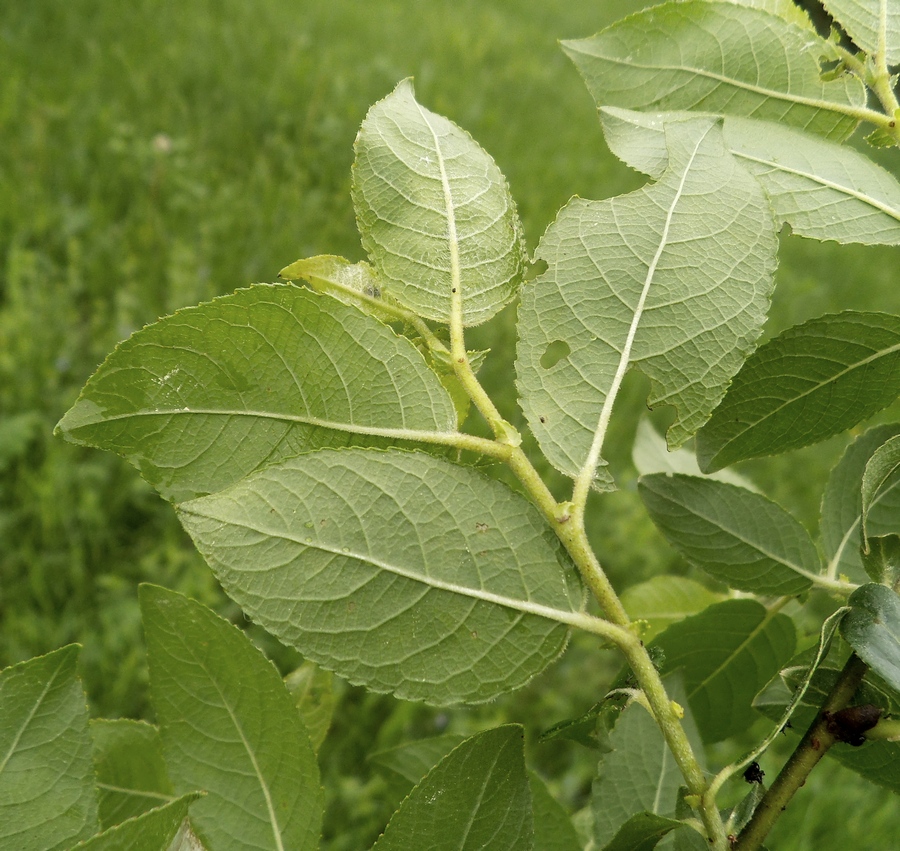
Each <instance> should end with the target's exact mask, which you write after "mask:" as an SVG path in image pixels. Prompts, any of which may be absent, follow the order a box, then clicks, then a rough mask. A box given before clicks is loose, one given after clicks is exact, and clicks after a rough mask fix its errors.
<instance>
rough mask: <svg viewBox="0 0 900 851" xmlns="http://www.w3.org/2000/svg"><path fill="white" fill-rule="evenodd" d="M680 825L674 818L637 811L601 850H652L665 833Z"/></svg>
mask: <svg viewBox="0 0 900 851" xmlns="http://www.w3.org/2000/svg"><path fill="white" fill-rule="evenodd" d="M681 826H682V824H681V822H680V821H676V820H675V819H670V818H662V817H661V816H658V815H654V814H653V813H638V814H637V815H633V816H632V817H631V818H629V819H628V821H626V822H625V824H623V825H622V826H621V827H620V828H619V829H618V830H617V831H616V835H615V836H614V837H613V838H612V839H611V840H610V841H609V842H608V843H607V844H606V845H605V846H604V847H603V851H653V849H654V848H656V846H657V845H658V844H659V841H660V840H661V839H662V838H663V837H664V836H665V835H666V834H667V833H671V832H672V831H673V830H675V829H676V828H678V827H681Z"/></svg>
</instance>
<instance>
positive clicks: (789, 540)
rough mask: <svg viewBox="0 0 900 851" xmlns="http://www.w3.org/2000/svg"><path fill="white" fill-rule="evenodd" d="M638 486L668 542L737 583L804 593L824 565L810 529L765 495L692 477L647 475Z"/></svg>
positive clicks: (760, 590) (716, 574)
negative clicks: (810, 535) (805, 527)
mask: <svg viewBox="0 0 900 851" xmlns="http://www.w3.org/2000/svg"><path fill="white" fill-rule="evenodd" d="M638 490H639V492H640V495H641V499H642V500H643V501H644V505H645V506H646V508H647V511H648V512H649V514H650V517H651V519H652V520H653V522H654V523H655V524H656V526H657V528H658V529H659V530H660V531H661V532H662V533H663V535H664V536H665V538H666V540H667V541H668V542H669V543H670V544H671V545H672V546H673V547H675V549H677V550H678V551H679V552H680V553H681V554H682V555H683V556H684V557H685V558H687V559H688V560H690V561H691V562H692V563H693V564H696V565H697V566H698V567H700V568H702V569H703V570H705V571H706V572H707V573H709V574H711V575H712V576H714V577H716V579H720V580H722V581H723V582H727V583H728V584H729V585H731V586H732V587H734V588H738V589H740V590H743V591H753V592H754V593H757V594H777V595H790V594H800V593H802V592H803V591H806V590H807V589H808V588H810V587H811V586H812V577H814V576H815V575H817V574H818V572H819V568H820V562H819V555H818V553H817V551H816V548H815V545H814V544H813V542H812V540H811V539H810V537H809V533H808V532H807V531H806V529H804V528H803V526H801V525H800V523H799V522H797V520H795V519H794V518H793V517H792V516H791V515H790V514H788V513H787V512H786V511H785V510H784V509H783V508H781V507H780V506H779V505H776V504H775V503H774V502H771V501H770V500H768V499H766V497H764V496H762V495H761V494H756V493H751V492H750V491H745V490H743V489H742V488H738V487H735V486H734V485H728V484H725V483H723V482H716V481H713V480H712V479H702V478H697V477H694V476H680V475H675V476H667V475H664V474H656V475H652V476H643V477H642V478H641V479H640V482H639V484H638Z"/></svg>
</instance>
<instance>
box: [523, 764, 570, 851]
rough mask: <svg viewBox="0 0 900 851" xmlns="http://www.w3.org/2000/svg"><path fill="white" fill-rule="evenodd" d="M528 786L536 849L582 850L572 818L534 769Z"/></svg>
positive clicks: (550, 850)
mask: <svg viewBox="0 0 900 851" xmlns="http://www.w3.org/2000/svg"><path fill="white" fill-rule="evenodd" d="M528 788H529V789H530V790H531V810H532V813H533V815H534V851H581V849H582V844H581V842H580V841H579V839H578V834H577V833H576V832H575V827H574V825H573V824H572V819H571V818H569V814H568V813H567V812H566V811H565V810H564V809H563V807H562V805H561V804H560V803H559V802H558V801H557V800H556V798H554V797H553V795H551V794H550V790H549V789H548V788H547V784H546V783H544V781H543V780H541V778H540V777H538V776H537V774H535V773H534V772H533V771H529V772H528Z"/></svg>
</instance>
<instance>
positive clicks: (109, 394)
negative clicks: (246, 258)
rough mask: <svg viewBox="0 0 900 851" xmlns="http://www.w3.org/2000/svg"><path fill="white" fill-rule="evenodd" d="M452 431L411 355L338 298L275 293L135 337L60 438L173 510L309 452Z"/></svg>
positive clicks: (430, 381) (67, 420) (420, 363)
mask: <svg viewBox="0 0 900 851" xmlns="http://www.w3.org/2000/svg"><path fill="white" fill-rule="evenodd" d="M455 422H456V414H455V410H454V407H453V403H452V402H451V400H450V398H449V396H447V393H446V391H445V390H444V389H443V387H441V384H440V381H439V380H438V378H437V376H436V375H435V374H434V373H433V372H432V371H431V370H430V369H429V368H428V366H427V365H426V364H425V361H424V358H423V357H422V355H421V354H420V353H419V352H418V351H417V350H416V348H415V347H414V346H413V344H412V343H410V342H409V341H408V340H406V339H404V338H402V337H398V336H397V335H396V334H395V333H394V332H393V331H392V330H391V329H390V328H389V327H387V326H386V325H383V324H382V323H381V322H378V321H377V320H375V319H373V318H372V317H369V316H366V315H364V314H363V313H360V312H359V311H358V310H356V309H354V308H351V307H348V306H347V305H344V304H342V303H341V302H339V301H337V300H336V299H333V298H331V297H329V296H323V295H318V294H316V293H314V292H312V291H310V290H308V289H305V288H302V287H295V286H292V285H289V284H281V285H274V286H271V285H258V286H254V287H250V288H249V289H245V290H238V291H237V292H236V293H234V294H232V295H229V296H224V297H223V298H218V299H216V300H215V301H212V302H209V303H207V304H202V305H200V306H198V307H192V308H188V309H187V310H181V311H179V312H178V313H175V314H173V315H172V316H168V317H166V318H165V319H162V320H160V321H159V322H157V323H155V324H154V325H150V326H148V327H147V328H144V329H143V330H141V331H138V332H137V333H136V334H134V335H132V337H131V338H129V339H128V340H126V341H125V342H124V343H121V344H120V345H119V346H118V348H117V349H116V350H115V351H114V352H113V353H112V354H111V355H110V356H109V357H108V358H107V359H106V361H105V362H104V363H103V365H102V366H101V367H100V368H99V369H98V370H97V372H96V373H94V375H93V377H92V378H91V379H90V380H89V381H88V383H87V385H86V386H85V388H84V390H82V393H81V396H79V398H78V401H77V402H76V403H75V405H74V407H73V408H71V410H70V411H69V412H68V413H67V414H66V415H65V417H63V419H62V420H61V421H60V423H59V425H58V426H57V428H58V430H59V431H60V432H61V433H62V434H63V435H64V436H65V437H66V438H68V439H69V440H73V441H75V442H79V443H87V444H89V445H91V446H99V447H100V448H103V449H111V450H113V451H115V452H118V453H119V454H120V455H124V456H125V457H126V458H128V459H129V460H130V461H131V462H132V463H134V464H135V465H136V466H137V467H139V468H140V470H141V472H142V473H143V475H144V477H145V478H146V479H147V480H148V481H149V482H150V483H151V484H153V485H154V486H155V487H156V488H157V489H158V490H159V491H160V492H161V493H162V494H163V496H165V497H166V498H168V499H171V500H173V501H180V500H185V499H191V498H193V497H195V496H198V495H201V494H205V493H210V492H215V491H217V490H221V489H222V488H224V487H227V486H228V485H229V484H231V483H232V482H235V481H237V480H239V479H241V478H243V477H244V476H245V475H247V473H249V472H251V471H253V470H255V469H257V468H259V467H260V466H262V465H264V464H269V463H273V462H275V461H278V460H279V459H280V458H285V457H288V456H290V455H295V454H297V453H298V452H300V451H302V450H305V449H311V448H317V447H320V446H343V445H346V444H348V443H351V442H367V443H372V442H375V443H380V444H385V443H386V442H387V441H386V440H385V438H388V439H393V440H399V439H406V438H413V439H414V438H415V437H416V433H417V432H420V431H426V432H431V433H434V432H441V433H447V432H452V431H453V430H454V427H455Z"/></svg>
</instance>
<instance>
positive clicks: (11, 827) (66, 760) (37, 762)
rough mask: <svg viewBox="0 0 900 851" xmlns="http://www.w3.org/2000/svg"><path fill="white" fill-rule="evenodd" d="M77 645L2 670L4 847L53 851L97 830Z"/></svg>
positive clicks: (0, 832)
mask: <svg viewBox="0 0 900 851" xmlns="http://www.w3.org/2000/svg"><path fill="white" fill-rule="evenodd" d="M78 649H79V648H78V647H77V646H76V645H74V644H73V645H70V646H68V647H63V648H62V649H61V650H56V651H55V652H53V653H48V654H47V655H46V656H40V657H38V658H36V659H30V660H29V661H27V662H22V663H20V664H18V665H13V666H11V667H9V668H6V669H5V670H4V671H3V672H0V848H9V849H15V851H55V849H64V848H69V847H70V846H71V845H73V844H74V843H76V842H78V840H80V839H84V838H86V837H88V836H91V835H92V834H93V833H95V832H96V830H97V793H96V790H95V788H94V769H93V766H92V765H91V737H90V734H89V732H88V713H87V701H86V699H85V696H84V691H83V689H82V687H81V683H80V682H79V680H78V677H77V674H76V671H75V665H76V662H77V659H78Z"/></svg>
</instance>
